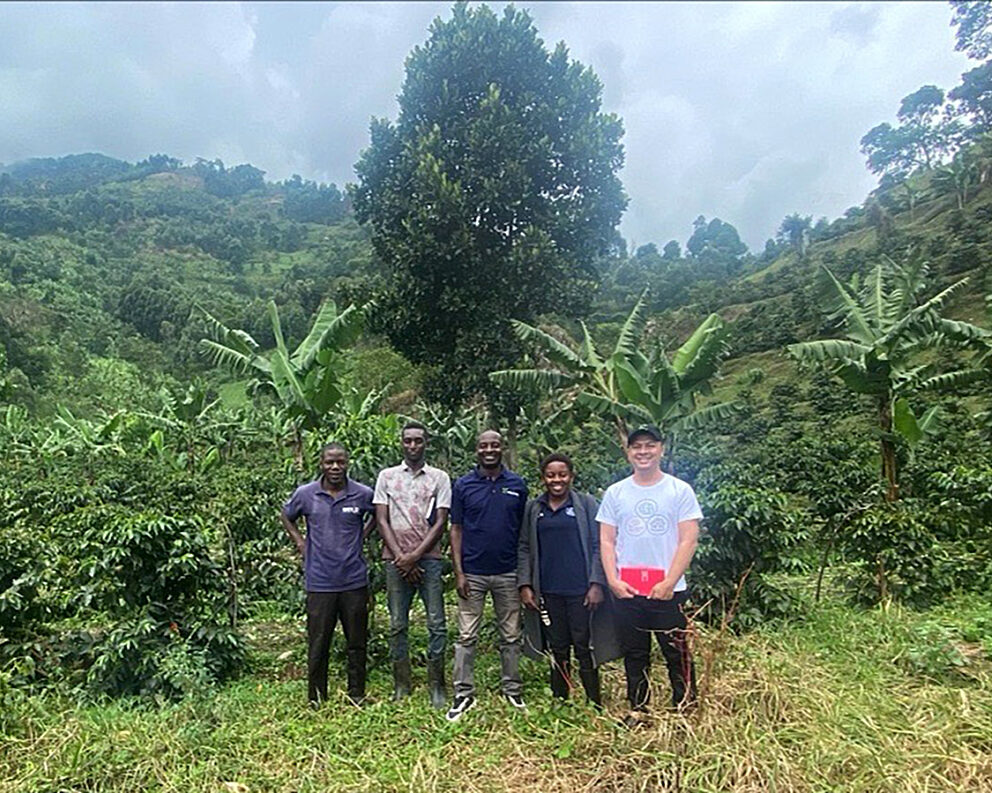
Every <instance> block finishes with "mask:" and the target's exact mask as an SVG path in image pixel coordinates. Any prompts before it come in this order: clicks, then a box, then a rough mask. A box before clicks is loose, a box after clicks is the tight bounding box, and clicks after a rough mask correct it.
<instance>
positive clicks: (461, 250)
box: [354, 3, 627, 403]
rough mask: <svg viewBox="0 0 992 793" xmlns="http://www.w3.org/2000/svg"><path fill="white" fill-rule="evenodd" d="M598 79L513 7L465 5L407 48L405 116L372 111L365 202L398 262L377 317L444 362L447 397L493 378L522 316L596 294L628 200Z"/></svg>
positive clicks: (614, 129)
mask: <svg viewBox="0 0 992 793" xmlns="http://www.w3.org/2000/svg"><path fill="white" fill-rule="evenodd" d="M601 93H602V85H601V83H600V81H599V79H598V78H597V77H596V75H595V74H594V73H593V72H592V70H591V69H589V68H588V67H585V66H583V65H582V64H580V63H578V62H576V61H574V60H570V59H569V55H568V50H567V49H566V47H565V45H564V44H559V45H558V46H557V47H556V48H555V49H554V50H553V51H549V50H548V49H547V47H545V45H544V42H543V41H542V40H541V39H540V38H539V36H538V32H537V29H536V27H535V26H534V24H533V22H532V20H531V18H530V16H529V15H528V14H527V13H526V12H525V11H519V10H516V9H514V8H513V7H512V6H511V7H507V8H506V9H505V11H504V12H503V14H502V16H500V17H497V15H496V14H494V13H493V12H492V11H491V10H490V9H489V8H488V7H486V6H480V7H478V8H469V7H468V6H467V4H464V3H459V4H457V5H456V6H455V7H454V9H453V12H452V15H451V18H450V19H447V20H442V19H440V18H439V19H436V20H435V21H434V23H433V24H432V25H431V29H430V38H429V39H428V41H427V42H426V43H425V44H423V45H422V46H418V47H415V48H414V50H413V51H412V53H411V54H410V56H409V58H408V59H407V64H406V78H405V80H404V83H403V87H402V90H401V92H400V96H399V106H400V114H399V118H398V119H397V121H396V122H395V123H393V122H390V121H388V120H385V119H378V120H374V121H373V123H372V128H371V145H370V146H369V148H368V149H367V150H366V151H365V152H364V153H363V154H362V157H361V159H360V161H359V162H358V164H357V166H356V171H357V173H358V177H359V183H358V186H357V188H356V189H355V191H354V206H355V211H356V214H357V216H358V218H359V220H361V221H363V222H367V223H368V224H369V226H370V228H371V233H372V244H373V246H374V248H375V251H376V253H377V254H378V256H379V257H380V259H381V260H382V262H383V264H384V265H385V268H386V271H387V273H388V276H389V277H388V279H386V280H385V281H384V286H383V288H382V290H381V294H380V295H379V296H378V298H377V302H378V304H379V305H380V309H379V312H378V317H377V318H376V319H374V322H376V325H377V327H378V328H380V329H381V330H382V331H383V332H384V333H385V334H386V335H387V336H388V338H389V339H390V341H391V342H392V343H393V344H394V346H395V347H396V348H397V349H398V350H399V351H401V352H402V353H404V354H405V355H407V356H408V357H409V358H410V359H411V360H413V361H415V362H418V363H428V364H433V365H435V366H436V374H435V376H434V377H432V378H430V379H429V381H428V384H427V385H428V387H429V390H430V391H431V392H432V393H433V395H434V396H436V397H438V398H441V399H443V400H445V401H447V402H449V403H453V402H454V401H457V400H458V399H459V398H461V397H463V396H464V395H465V394H466V393H470V392H472V391H473V390H482V391H488V390H489V384H488V380H487V379H486V375H487V374H488V372H489V371H492V370H493V369H498V368H503V367H504V366H506V365H507V364H509V363H511V362H512V361H513V360H514V359H515V358H516V357H517V350H518V346H517V343H516V340H515V338H514V336H513V334H512V332H511V331H510V327H509V322H510V320H511V319H522V320H530V319H533V318H534V317H536V316H538V315H539V314H541V313H544V312H549V311H558V312H562V313H564V314H568V315H573V316H574V315H576V314H581V313H582V312H583V311H584V310H585V309H586V307H587V306H588V304H589V301H590V298H591V294H592V287H593V286H594V284H595V281H596V278H597V273H596V269H595V266H594V265H595V262H596V260H597V258H598V257H600V256H602V255H604V254H605V253H606V252H607V251H608V250H609V249H610V246H611V245H612V244H613V242H614V232H615V228H616V226H617V224H618V223H619V221H620V216H621V213H622V212H623V210H624V208H625V206H626V201H627V199H626V197H625V195H624V191H623V187H622V185H621V183H620V180H619V178H618V176H617V173H618V171H619V170H620V168H621V166H622V165H623V147H622V145H621V143H620V139H621V136H622V134H623V127H622V124H621V122H620V119H619V118H617V117H616V116H615V115H612V114H607V113H603V112H601V111H600V101H601ZM376 320H377V321H376Z"/></svg>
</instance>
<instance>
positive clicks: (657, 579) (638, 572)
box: [620, 567, 665, 597]
mask: <svg viewBox="0 0 992 793" xmlns="http://www.w3.org/2000/svg"><path fill="white" fill-rule="evenodd" d="M620 580H621V581H623V582H624V583H626V584H630V585H631V586H632V587H634V589H636V590H637V594H638V595H644V596H645V597H647V595H648V594H650V592H651V590H652V589H653V588H654V585H655V584H658V583H661V582H662V581H664V580H665V571H664V569H663V568H661V567H621V568H620Z"/></svg>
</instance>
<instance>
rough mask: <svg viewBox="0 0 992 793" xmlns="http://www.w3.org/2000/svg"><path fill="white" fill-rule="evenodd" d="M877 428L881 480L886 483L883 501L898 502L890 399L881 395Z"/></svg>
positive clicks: (886, 395)
mask: <svg viewBox="0 0 992 793" xmlns="http://www.w3.org/2000/svg"><path fill="white" fill-rule="evenodd" d="M878 426H879V429H880V430H881V431H882V439H881V444H882V478H883V479H885V481H886V483H887V488H886V491H885V500H886V501H888V502H893V501H898V500H899V484H898V479H897V476H896V446H895V444H894V443H893V442H892V437H891V436H892V397H891V395H890V394H885V395H883V396H882V397H881V398H880V399H879V402H878Z"/></svg>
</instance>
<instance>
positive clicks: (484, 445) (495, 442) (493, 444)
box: [475, 430, 503, 470]
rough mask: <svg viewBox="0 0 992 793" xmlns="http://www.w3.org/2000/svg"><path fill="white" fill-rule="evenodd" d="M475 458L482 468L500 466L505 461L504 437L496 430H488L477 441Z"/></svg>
mask: <svg viewBox="0 0 992 793" xmlns="http://www.w3.org/2000/svg"><path fill="white" fill-rule="evenodd" d="M475 459H476V460H478V461H479V465H480V466H481V467H482V468H487V469H490V470H492V469H494V468H499V466H500V464H501V463H502V462H503V437H502V436H501V435H500V434H499V433H498V432H496V430H486V431H485V432H483V433H480V434H479V437H478V438H477V439H476V441H475Z"/></svg>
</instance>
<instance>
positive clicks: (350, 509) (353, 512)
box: [341, 507, 361, 515]
mask: <svg viewBox="0 0 992 793" xmlns="http://www.w3.org/2000/svg"><path fill="white" fill-rule="evenodd" d="M341 511H342V512H343V513H345V514H347V515H357V514H358V513H359V512H360V511H361V510H360V509H359V508H358V507H341Z"/></svg>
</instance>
